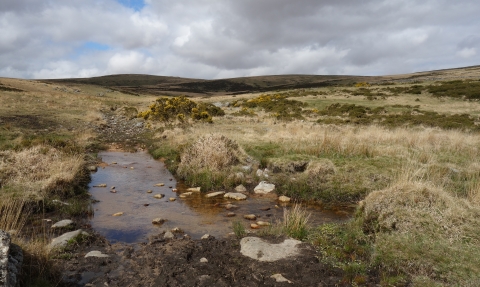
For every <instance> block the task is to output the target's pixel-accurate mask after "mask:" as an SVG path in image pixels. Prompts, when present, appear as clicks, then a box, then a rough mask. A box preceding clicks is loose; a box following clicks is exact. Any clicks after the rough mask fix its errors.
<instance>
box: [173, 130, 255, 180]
mask: <svg viewBox="0 0 480 287" xmlns="http://www.w3.org/2000/svg"><path fill="white" fill-rule="evenodd" d="M246 157H247V155H246V154H245V152H244V151H243V149H242V148H240V147H239V145H238V144H237V143H236V142H234V141H232V140H230V139H228V138H227V137H225V136H223V135H220V134H207V135H205V136H202V137H200V138H199V139H198V140H197V141H195V142H194V143H193V144H192V145H191V146H189V147H187V148H186V149H185V150H184V151H183V152H182V154H181V155H180V163H179V165H178V169H177V174H178V175H179V176H180V177H182V178H185V179H186V180H187V182H189V183H190V184H193V185H200V186H203V187H205V188H207V189H209V188H216V187H222V186H225V185H228V176H229V175H230V174H229V172H230V170H231V168H232V167H233V166H234V165H236V164H238V163H241V162H244V161H245V159H246Z"/></svg>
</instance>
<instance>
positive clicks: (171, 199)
mask: <svg viewBox="0 0 480 287" xmlns="http://www.w3.org/2000/svg"><path fill="white" fill-rule="evenodd" d="M168 200H170V201H175V200H177V199H176V198H175V197H170V198H169V199H168Z"/></svg>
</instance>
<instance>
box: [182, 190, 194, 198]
mask: <svg viewBox="0 0 480 287" xmlns="http://www.w3.org/2000/svg"><path fill="white" fill-rule="evenodd" d="M192 194H193V192H191V191H190V192H184V193H182V194H180V197H181V198H185V197H187V196H189V195H192Z"/></svg>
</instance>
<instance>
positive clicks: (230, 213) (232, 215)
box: [227, 212, 236, 217]
mask: <svg viewBox="0 0 480 287" xmlns="http://www.w3.org/2000/svg"><path fill="white" fill-rule="evenodd" d="M235 215H236V214H235V212H229V213H227V217H234V216H235Z"/></svg>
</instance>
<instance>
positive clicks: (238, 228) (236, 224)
mask: <svg viewBox="0 0 480 287" xmlns="http://www.w3.org/2000/svg"><path fill="white" fill-rule="evenodd" d="M232 228H233V233H235V236H236V237H237V238H242V237H244V236H245V235H247V231H246V229H245V226H244V225H243V223H242V222H241V221H240V220H235V221H233V222H232Z"/></svg>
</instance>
